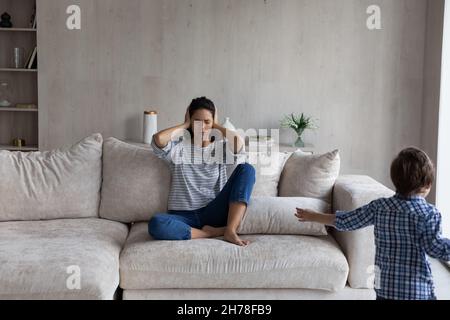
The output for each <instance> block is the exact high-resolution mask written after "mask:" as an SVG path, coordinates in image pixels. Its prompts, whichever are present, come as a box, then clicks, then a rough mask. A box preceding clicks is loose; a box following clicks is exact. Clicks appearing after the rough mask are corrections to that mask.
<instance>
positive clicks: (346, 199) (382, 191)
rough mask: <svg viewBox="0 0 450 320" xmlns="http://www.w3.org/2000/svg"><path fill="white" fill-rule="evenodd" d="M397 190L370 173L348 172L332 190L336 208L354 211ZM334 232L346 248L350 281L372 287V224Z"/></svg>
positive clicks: (338, 240)
mask: <svg viewBox="0 0 450 320" xmlns="http://www.w3.org/2000/svg"><path fill="white" fill-rule="evenodd" d="M393 195H394V192H393V191H392V190H391V189H389V188H387V187H385V186H384V185H382V184H381V183H379V182H377V181H376V180H374V179H372V178H370V177H368V176H358V175H347V176H340V177H339V178H338V179H337V180H336V184H335V186H334V190H333V210H334V211H336V210H342V211H351V210H354V209H357V208H359V207H362V206H364V205H366V204H368V203H370V202H371V201H373V200H376V199H379V198H384V197H391V196H393ZM332 235H333V237H334V238H335V239H336V241H337V242H338V243H339V245H340V246H341V248H342V251H343V252H344V254H345V256H346V258H347V261H348V264H349V267H350V272H349V275H348V283H349V285H350V287H352V288H355V289H362V288H370V287H371V284H370V282H369V281H368V280H369V278H372V277H373V266H374V264H375V241H374V230H373V227H368V228H364V229H361V230H357V231H352V232H340V231H337V230H335V229H333V230H332Z"/></svg>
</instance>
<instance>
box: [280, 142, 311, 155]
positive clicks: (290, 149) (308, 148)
mask: <svg viewBox="0 0 450 320" xmlns="http://www.w3.org/2000/svg"><path fill="white" fill-rule="evenodd" d="M279 149H280V152H297V151H302V152H303V153H307V154H314V146H313V145H312V144H306V145H305V146H304V147H303V148H297V147H294V146H292V145H290V144H285V143H280V147H279Z"/></svg>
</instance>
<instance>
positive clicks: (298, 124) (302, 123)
mask: <svg viewBox="0 0 450 320" xmlns="http://www.w3.org/2000/svg"><path fill="white" fill-rule="evenodd" d="M280 122H281V127H282V128H290V129H293V130H294V131H295V133H297V140H296V141H295V143H294V147H297V148H303V147H305V143H304V142H303V139H302V134H303V132H304V131H305V130H308V129H316V128H317V127H316V126H315V124H314V121H313V120H312V119H311V117H306V116H305V115H304V114H303V113H302V114H301V115H299V116H296V115H295V114H293V113H292V114H290V115H286V116H284V118H283V120H281V121H280Z"/></svg>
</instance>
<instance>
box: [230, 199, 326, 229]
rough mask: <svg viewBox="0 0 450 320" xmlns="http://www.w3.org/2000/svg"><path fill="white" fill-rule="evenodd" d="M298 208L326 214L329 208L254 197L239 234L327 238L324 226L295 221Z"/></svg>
mask: <svg viewBox="0 0 450 320" xmlns="http://www.w3.org/2000/svg"><path fill="white" fill-rule="evenodd" d="M296 208H304V209H310V210H314V211H318V212H323V213H327V212H329V211H330V205H329V204H328V203H326V202H324V201H322V200H318V199H312V198H283V197H254V198H251V200H250V203H249V205H248V207H247V212H246V213H245V215H244V218H243V220H242V222H241V224H240V226H239V229H238V233H239V234H244V235H245V234H295V235H299V234H300V235H312V236H323V235H327V229H326V227H325V226H324V225H322V224H319V223H314V222H303V221H302V222H300V221H298V219H297V218H296V217H295V213H296Z"/></svg>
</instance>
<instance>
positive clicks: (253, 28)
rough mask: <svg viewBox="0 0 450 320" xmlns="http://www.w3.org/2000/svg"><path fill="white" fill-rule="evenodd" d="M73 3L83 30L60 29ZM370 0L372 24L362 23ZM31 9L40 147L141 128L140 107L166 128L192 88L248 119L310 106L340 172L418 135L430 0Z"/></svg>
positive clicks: (382, 157) (44, 3)
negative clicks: (375, 23) (375, 16)
mask: <svg viewBox="0 0 450 320" xmlns="http://www.w3.org/2000/svg"><path fill="white" fill-rule="evenodd" d="M431 1H433V0H431ZM70 4H80V6H81V9H82V30H81V31H69V30H66V29H65V19H66V17H67V15H66V14H65V10H66V7H67V6H68V5H70ZM371 4H379V5H380V6H381V8H382V26H383V29H382V30H380V31H369V30H368V29H367V28H366V19H367V17H368V16H367V14H366V9H367V7H368V6H369V5H371ZM38 11H39V13H38V15H39V17H38V18H39V20H38V21H39V32H38V41H39V47H40V55H39V68H40V72H39V101H40V106H41V114H40V117H41V130H40V133H41V146H42V147H43V148H44V149H50V148H54V147H59V146H61V145H67V144H70V143H73V142H75V141H77V140H79V139H81V138H83V137H84V136H86V135H89V134H90V133H92V132H101V133H103V134H104V135H105V136H116V137H118V138H123V139H134V140H139V139H140V138H141V131H142V130H141V128H142V113H143V110H145V109H149V108H150V109H156V110H158V111H159V127H160V129H162V128H164V127H168V126H172V125H175V124H177V123H179V122H181V121H182V120H183V115H184V111H185V109H186V106H187V105H188V103H189V102H190V100H191V99H192V98H193V97H196V96H200V95H206V96H208V97H210V98H212V99H213V100H214V101H215V102H216V104H217V105H218V107H219V108H220V115H221V116H222V117H224V116H229V117H231V120H232V122H233V123H234V124H235V126H236V127H239V128H244V129H247V128H278V124H279V122H278V121H279V119H281V118H282V115H283V114H286V113H291V112H305V113H306V114H307V115H310V116H313V117H314V118H317V119H318V120H319V122H318V124H319V126H320V128H319V129H318V130H317V131H315V132H308V133H307V134H306V136H305V140H307V142H310V143H313V144H314V145H315V146H316V148H317V152H324V151H328V150H331V149H334V148H339V149H340V150H341V155H342V172H344V173H358V174H360V173H363V174H369V175H371V176H373V177H375V178H376V179H378V180H380V181H382V182H384V183H386V184H388V185H390V179H389V165H390V162H391V160H392V158H393V157H394V155H395V154H396V153H397V152H398V151H399V150H400V149H401V148H403V147H406V146H409V145H421V143H422V138H421V128H422V126H421V123H422V121H421V118H422V104H423V101H424V96H423V90H424V82H423V76H424V60H425V43H426V30H427V28H426V27H427V0H395V1H392V0H343V1H336V0H266V1H264V0H191V1H180V0H165V1H162V0H133V1H123V0H95V1H92V0H80V1H73V0H38ZM281 138H282V141H285V142H291V141H293V139H294V135H293V134H292V133H291V132H290V131H288V130H283V131H282V136H281Z"/></svg>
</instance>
